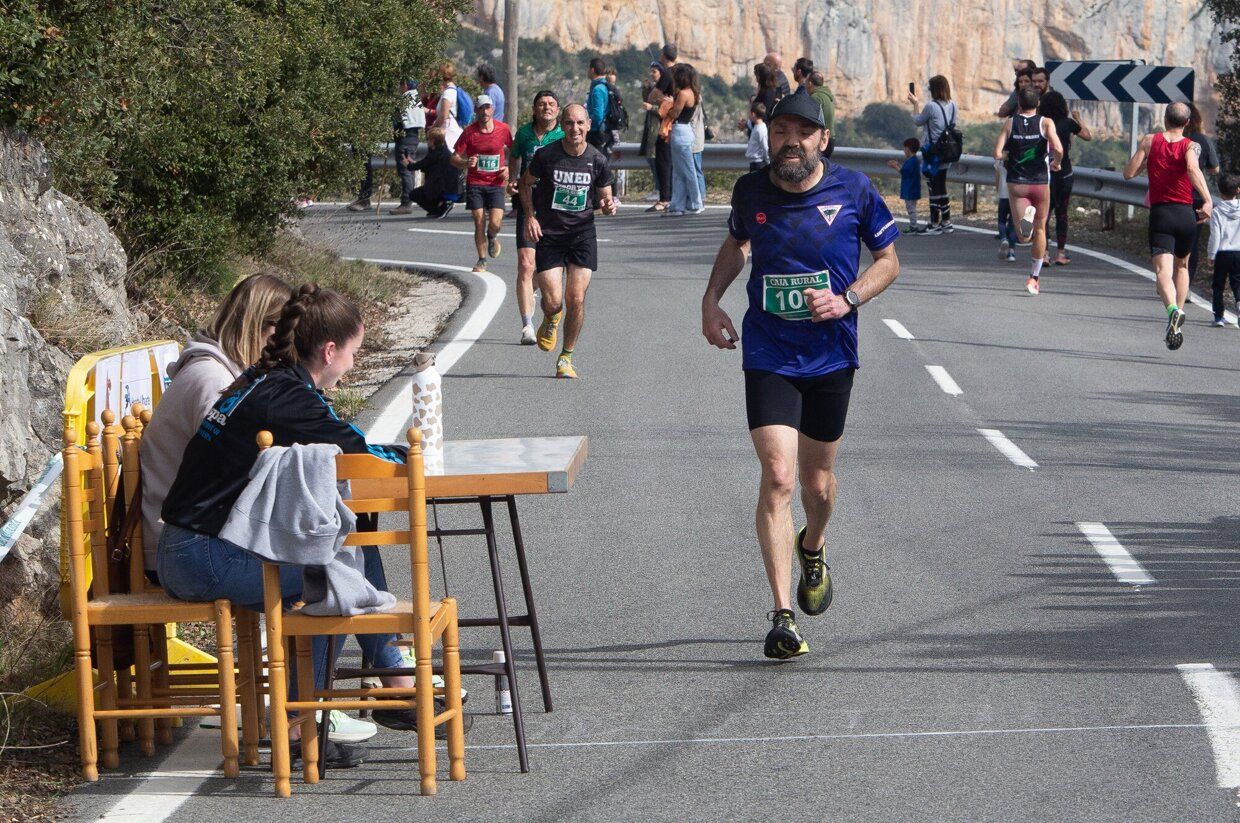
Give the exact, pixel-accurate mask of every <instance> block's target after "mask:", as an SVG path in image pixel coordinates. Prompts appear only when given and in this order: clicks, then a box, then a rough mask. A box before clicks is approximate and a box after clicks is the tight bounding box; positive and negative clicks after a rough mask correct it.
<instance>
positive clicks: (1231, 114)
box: [1206, 0, 1240, 172]
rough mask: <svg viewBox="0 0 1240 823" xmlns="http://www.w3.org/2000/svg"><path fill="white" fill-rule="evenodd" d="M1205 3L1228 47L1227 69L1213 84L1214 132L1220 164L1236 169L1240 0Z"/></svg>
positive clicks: (1239, 132) (1238, 153) (1239, 112)
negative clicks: (1215, 113)
mask: <svg viewBox="0 0 1240 823" xmlns="http://www.w3.org/2000/svg"><path fill="white" fill-rule="evenodd" d="M1206 6H1207V7H1208V8H1209V9H1210V11H1211V12H1213V14H1214V20H1215V22H1217V23H1218V24H1219V28H1221V29H1222V30H1223V35H1222V39H1223V42H1224V43H1230V44H1231V46H1232V53H1231V70H1230V71H1228V72H1226V73H1223V74H1220V75H1219V77H1218V83H1217V85H1216V86H1215V89H1216V91H1217V92H1218V98H1219V103H1218V117H1217V118H1215V131H1216V132H1217V135H1216V137H1217V142H1218V149H1219V157H1220V158H1221V160H1222V164H1223V167H1224V168H1225V169H1227V170H1229V171H1233V172H1235V171H1240V161H1238V158H1240V0H1206Z"/></svg>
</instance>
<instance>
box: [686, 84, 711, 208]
mask: <svg viewBox="0 0 1240 823" xmlns="http://www.w3.org/2000/svg"><path fill="white" fill-rule="evenodd" d="M698 90H699V92H700V91H701V83H700V78H699V89H698ZM689 125H690V126H691V127H692V128H693V173H694V174H695V175H696V176H697V184H698V193H699V194H700V195H701V196H702V203H703V205H705V203H706V173H705V172H704V171H702V152H703V151H705V150H706V128H707V127H706V104H705V103H704V102H702V98H701V96H700V94H699V96H698V105H697V108H696V109H695V110H694V112H693V119H692V120H691V121H689ZM712 136H713V135H712Z"/></svg>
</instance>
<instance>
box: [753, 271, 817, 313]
mask: <svg viewBox="0 0 1240 823" xmlns="http://www.w3.org/2000/svg"><path fill="white" fill-rule="evenodd" d="M830 287H831V277H830V275H829V274H828V273H827V272H825V271H819V272H811V273H809V274H767V275H764V276H763V277H762V308H763V310H764V311H767V312H770V313H771V314H774V315H776V316H778V317H782V318H784V319H785V320H808V319H809V318H810V311H809V307H808V306H806V305H805V295H804V293H803V292H804V290H805V289H827V288H830Z"/></svg>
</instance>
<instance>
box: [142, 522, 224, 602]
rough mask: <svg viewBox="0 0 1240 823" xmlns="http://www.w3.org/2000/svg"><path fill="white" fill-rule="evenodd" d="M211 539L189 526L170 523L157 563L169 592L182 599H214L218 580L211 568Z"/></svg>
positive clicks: (160, 576) (161, 544) (161, 539)
mask: <svg viewBox="0 0 1240 823" xmlns="http://www.w3.org/2000/svg"><path fill="white" fill-rule="evenodd" d="M209 544H210V539H209V538H208V537H207V536H206V535H202V534H196V533H194V532H191V531H188V530H186V529H181V528H177V527H175V526H169V527H167V528H165V529H164V533H163V536H162V537H161V538H160V541H159V553H158V557H157V561H158V562H157V563H156V566H157V568H158V571H159V579H160V581H161V582H162V584H163V587H164V589H165V590H166V591H167V592H168V594H170V595H172V596H173V597H175V598H177V599H179V600H191V601H203V600H211V599H213V598H212V597H211V593H212V591H213V590H214V589H215V587H216V586H218V585H219V579H218V578H217V577H216V575H215V569H214V568H213V567H212V564H211V558H210V552H209Z"/></svg>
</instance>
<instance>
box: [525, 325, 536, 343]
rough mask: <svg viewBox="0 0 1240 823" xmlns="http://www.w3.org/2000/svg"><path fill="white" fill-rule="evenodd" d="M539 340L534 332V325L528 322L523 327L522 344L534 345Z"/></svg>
mask: <svg viewBox="0 0 1240 823" xmlns="http://www.w3.org/2000/svg"><path fill="white" fill-rule="evenodd" d="M537 342H538V338H537V336H536V335H535V334H534V327H533V326H531V325H530V324H528V323H526V324H525V325H524V326H522V327H521V345H522V346H532V345H534V344H535V343H537Z"/></svg>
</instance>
